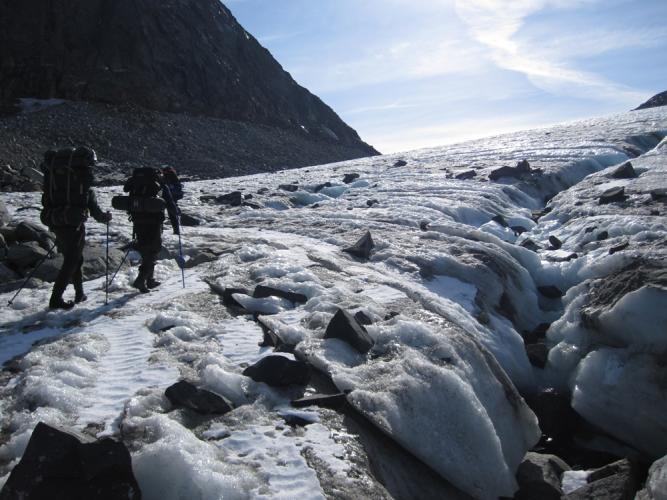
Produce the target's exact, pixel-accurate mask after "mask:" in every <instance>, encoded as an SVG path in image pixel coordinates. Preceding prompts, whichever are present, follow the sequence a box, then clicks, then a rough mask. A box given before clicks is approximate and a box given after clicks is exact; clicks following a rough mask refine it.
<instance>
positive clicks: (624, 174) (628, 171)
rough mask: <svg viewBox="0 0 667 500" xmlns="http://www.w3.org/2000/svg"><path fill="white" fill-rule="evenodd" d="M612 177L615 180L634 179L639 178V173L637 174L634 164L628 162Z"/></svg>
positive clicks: (614, 172)
mask: <svg viewBox="0 0 667 500" xmlns="http://www.w3.org/2000/svg"><path fill="white" fill-rule="evenodd" d="M611 177H612V178H614V179H634V178H635V177H637V172H635V169H634V167H633V166H632V163H631V162H629V161H626V162H625V163H624V164H623V165H621V166H620V167H617V168H616V169H615V170H614V171H613V172H612V173H611Z"/></svg>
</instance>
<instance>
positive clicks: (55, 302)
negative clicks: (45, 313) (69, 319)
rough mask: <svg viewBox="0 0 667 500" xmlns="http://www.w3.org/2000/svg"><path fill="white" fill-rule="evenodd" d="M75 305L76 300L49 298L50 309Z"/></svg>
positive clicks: (69, 307) (67, 307)
mask: <svg viewBox="0 0 667 500" xmlns="http://www.w3.org/2000/svg"><path fill="white" fill-rule="evenodd" d="M73 307H74V302H72V301H69V300H68V301H65V300H63V299H62V297H51V300H49V309H72V308H73Z"/></svg>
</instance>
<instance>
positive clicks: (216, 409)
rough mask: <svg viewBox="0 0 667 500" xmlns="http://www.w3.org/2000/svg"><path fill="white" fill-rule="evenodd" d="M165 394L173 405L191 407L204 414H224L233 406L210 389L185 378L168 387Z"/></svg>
mask: <svg viewBox="0 0 667 500" xmlns="http://www.w3.org/2000/svg"><path fill="white" fill-rule="evenodd" d="M164 395H165V396H167V399H169V401H171V404H172V405H174V406H176V407H185V408H189V409H191V410H194V411H196V412H197V413H201V414H203V415H224V414H225V413H228V412H230V411H232V407H231V406H230V405H229V404H228V403H227V402H226V401H225V400H224V399H223V398H222V397H220V396H218V395H217V394H214V393H212V392H210V391H207V390H204V389H198V388H196V387H195V386H194V385H192V384H191V383H190V382H187V381H185V380H181V381H180V382H176V383H175V384H174V385H172V386H169V387H167V390H166V391H165V392H164Z"/></svg>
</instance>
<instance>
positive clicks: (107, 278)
mask: <svg viewBox="0 0 667 500" xmlns="http://www.w3.org/2000/svg"><path fill="white" fill-rule="evenodd" d="M105 282H106V287H105V290H106V294H105V296H104V305H105V306H106V305H107V304H108V303H109V221H108V220H107V271H106V278H105Z"/></svg>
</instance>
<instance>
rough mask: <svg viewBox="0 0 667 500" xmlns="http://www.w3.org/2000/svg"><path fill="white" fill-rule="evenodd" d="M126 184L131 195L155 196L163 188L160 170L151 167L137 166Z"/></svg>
mask: <svg viewBox="0 0 667 500" xmlns="http://www.w3.org/2000/svg"><path fill="white" fill-rule="evenodd" d="M126 186H127V187H128V192H129V193H130V196H140V197H144V198H153V197H155V196H157V195H158V193H159V192H160V190H161V189H162V185H161V184H160V178H159V174H158V171H157V170H156V169H154V168H150V167H142V168H135V169H134V171H133V172H132V177H130V179H129V180H128V182H127V184H126Z"/></svg>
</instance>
